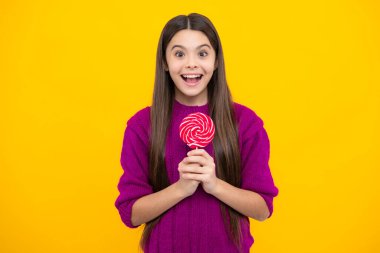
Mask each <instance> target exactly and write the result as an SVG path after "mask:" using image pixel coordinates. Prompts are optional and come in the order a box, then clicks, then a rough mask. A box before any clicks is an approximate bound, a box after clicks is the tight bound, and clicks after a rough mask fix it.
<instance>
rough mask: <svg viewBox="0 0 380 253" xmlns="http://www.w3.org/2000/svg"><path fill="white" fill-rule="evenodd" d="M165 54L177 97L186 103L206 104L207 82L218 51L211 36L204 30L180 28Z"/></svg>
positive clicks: (214, 67)
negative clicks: (214, 47) (210, 39)
mask: <svg viewBox="0 0 380 253" xmlns="http://www.w3.org/2000/svg"><path fill="white" fill-rule="evenodd" d="M165 57H166V61H167V64H168V69H166V70H167V71H169V74H170V77H171V78H172V80H173V82H174V84H175V98H176V99H177V100H178V101H179V102H181V103H183V104H186V105H204V104H206V103H207V102H208V101H207V84H208V83H209V81H210V79H211V77H212V74H213V72H214V70H215V69H216V62H215V50H214V49H213V48H212V46H211V44H210V41H209V40H208V38H207V36H206V35H205V34H204V33H203V32H200V31H195V30H189V29H185V30H180V31H179V32H177V33H176V34H175V35H174V36H173V38H172V39H171V41H170V42H169V44H168V46H167V48H166V56H165ZM194 75H195V76H194ZM185 76H187V78H186V77H185Z"/></svg>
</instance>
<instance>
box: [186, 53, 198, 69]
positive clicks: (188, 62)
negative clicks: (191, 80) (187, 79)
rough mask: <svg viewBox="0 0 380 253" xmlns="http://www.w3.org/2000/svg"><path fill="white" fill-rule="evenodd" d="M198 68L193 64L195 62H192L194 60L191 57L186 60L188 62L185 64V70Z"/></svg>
mask: <svg viewBox="0 0 380 253" xmlns="http://www.w3.org/2000/svg"><path fill="white" fill-rule="evenodd" d="M197 67H198V66H197V64H196V63H195V60H194V58H193V57H191V56H190V57H189V59H188V61H187V64H186V68H191V69H193V68H197Z"/></svg>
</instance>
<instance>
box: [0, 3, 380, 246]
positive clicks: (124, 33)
mask: <svg viewBox="0 0 380 253" xmlns="http://www.w3.org/2000/svg"><path fill="white" fill-rule="evenodd" d="M379 7H380V6H379V2H378V1H375V0H373V1H370V0H367V1H362V0H357V1H337V0H335V1H329V0H324V1H301V0H299V1H295V0H290V1H267V2H265V1H245V2H241V1H232V2H227V1H226V2H223V1H220V0H216V1H204V0H202V1H196V0H194V1H154V2H153V1H152V2H144V1H138V3H137V2H130V1H74V0H71V1H63V0H61V1H46V0H45V1H41V0H40V1H14V0H12V1H10V0H8V1H6V0H3V1H1V2H0V108H1V109H0V110H1V115H0V120H1V122H0V192H1V193H0V197H1V198H0V205H1V206H0V252H4V253H8V252H9V253H16V252H17V253H18V252H29V253H33V252H36V253H37V252H38V253H44V252H55V253H60V252H70V253H73V252H78V253H79V252H80V253H85V252H91V253H95V252H107V253H108V252H137V250H136V249H137V243H138V239H139V237H140V234H141V231H142V226H141V227H140V228H138V229H135V230H132V229H129V228H127V227H126V226H125V225H124V224H123V223H122V221H121V219H120V217H119V214H118V213H117V210H116V208H115V207H114V201H115V199H116V197H117V195H118V191H117V188H116V187H117V183H118V180H119V177H120V176H121V173H122V169H121V166H120V163H119V159H120V152H121V144H122V137H123V132H124V129H125V126H126V121H127V120H128V119H129V118H130V117H131V116H132V115H133V114H134V113H135V112H136V111H137V110H139V109H141V108H143V107H145V106H147V105H149V104H150V102H151V97H152V90H153V81H154V68H155V54H156V48H157V42H158V38H159V35H160V32H161V30H162V28H163V26H164V25H165V23H166V22H167V21H168V20H169V19H170V18H172V17H174V16H176V15H178V14H189V13H191V12H199V13H201V14H204V15H206V16H208V17H209V18H210V19H211V20H212V22H213V23H214V25H215V26H216V28H217V30H218V32H219V34H220V37H221V40H222V45H223V49H224V53H225V61H226V71H227V80H228V82H229V86H230V88H231V91H232V94H233V98H234V100H235V101H236V102H239V103H242V104H244V105H246V106H248V107H250V108H252V109H253V110H254V111H255V112H256V113H257V114H258V115H259V116H260V117H261V118H262V119H263V120H264V123H265V127H266V129H267V131H268V134H269V137H270V141H271V158H270V165H271V170H272V175H273V177H274V180H275V183H276V185H277V186H278V188H279V190H280V193H279V196H278V197H277V198H276V199H275V200H274V214H273V216H272V217H271V218H270V219H268V220H266V221H264V222H258V221H255V220H252V219H250V220H251V232H252V234H253V236H254V237H255V240H256V242H255V244H254V245H253V247H252V249H251V252H255V253H260V252H261V253H270V252H292V253H314V252H345V253H348V252H380V241H379V234H380V229H379V228H380V222H379V220H380V218H379V211H380V208H379V205H380V204H379V198H378V195H379V192H380V182H379V169H380V167H379V165H380V160H379V140H380V136H379V129H380V126H379V122H380V88H379V84H380V74H379V72H380V18H379V13H380V8H379Z"/></svg>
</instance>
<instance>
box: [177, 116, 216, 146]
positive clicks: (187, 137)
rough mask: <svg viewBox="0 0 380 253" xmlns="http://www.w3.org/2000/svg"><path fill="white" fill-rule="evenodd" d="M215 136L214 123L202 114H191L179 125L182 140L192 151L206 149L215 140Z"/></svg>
mask: <svg viewBox="0 0 380 253" xmlns="http://www.w3.org/2000/svg"><path fill="white" fill-rule="evenodd" d="M214 134H215V126H214V122H213V121H212V119H211V118H210V117H209V116H208V115H206V114H203V113H201V112H195V113H190V114H189V115H188V116H186V117H185V118H184V119H183V120H182V122H181V124H180V125H179V135H180V137H181V139H182V140H183V141H184V142H185V143H186V144H187V145H188V146H189V147H190V148H192V149H194V148H195V149H198V147H200V148H203V147H206V146H207V144H209V143H210V142H211V141H212V139H213V138H214Z"/></svg>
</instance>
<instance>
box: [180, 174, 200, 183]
mask: <svg viewBox="0 0 380 253" xmlns="http://www.w3.org/2000/svg"><path fill="white" fill-rule="evenodd" d="M182 177H183V178H184V179H192V180H197V181H200V182H203V180H204V175H203V174H194V173H185V174H183V175H182Z"/></svg>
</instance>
